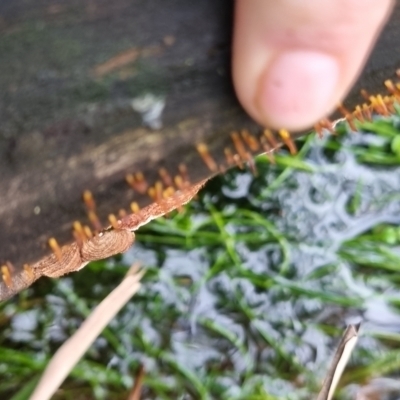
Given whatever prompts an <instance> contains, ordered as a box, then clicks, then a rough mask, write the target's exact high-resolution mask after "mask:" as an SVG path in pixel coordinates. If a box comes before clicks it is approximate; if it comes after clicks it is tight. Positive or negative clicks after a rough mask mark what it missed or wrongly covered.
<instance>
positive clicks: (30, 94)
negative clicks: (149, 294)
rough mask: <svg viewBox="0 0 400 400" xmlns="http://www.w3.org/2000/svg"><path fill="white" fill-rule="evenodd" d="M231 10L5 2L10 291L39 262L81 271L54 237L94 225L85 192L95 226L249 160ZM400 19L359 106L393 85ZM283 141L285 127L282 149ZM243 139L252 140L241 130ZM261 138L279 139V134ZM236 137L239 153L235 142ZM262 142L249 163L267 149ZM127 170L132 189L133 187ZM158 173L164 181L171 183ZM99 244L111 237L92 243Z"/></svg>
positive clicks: (5, 209)
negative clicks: (141, 102)
mask: <svg viewBox="0 0 400 400" xmlns="http://www.w3.org/2000/svg"><path fill="white" fill-rule="evenodd" d="M231 8H232V2H231V1H229V0H221V1H219V2H214V1H213V0H205V1H202V2H194V3H188V2H187V1H184V0H169V1H166V2H163V3H162V5H160V2H158V1H156V0H138V1H136V2H132V1H128V0H117V1H114V2H106V1H101V0H88V1H86V2H82V1H78V0H75V1H70V2H67V3H59V4H57V5H55V4H54V2H52V1H50V0H41V1H37V2H35V3H34V4H33V3H32V4H31V3H26V2H23V1H22V0H15V1H14V2H12V4H11V5H9V3H1V4H0V16H1V18H0V21H1V23H0V57H1V59H2V60H5V61H4V62H2V63H1V65H0V72H1V73H0V89H1V90H0V128H1V129H0V172H1V183H0V189H1V196H0V265H3V267H2V278H3V282H2V284H1V288H2V289H1V290H3V292H4V291H7V290H10V289H9V288H10V287H11V288H12V286H11V284H10V279H11V280H12V279H14V281H13V282H14V284H15V282H18V285H19V286H24V285H25V286H26V284H27V282H29V280H30V279H32V278H35V279H37V277H36V275H35V274H36V273H37V272H32V271H35V269H34V268H32V265H34V264H38V263H37V260H39V259H40V258H41V257H44V256H46V257H47V259H48V260H51V261H52V262H53V260H54V263H55V264H54V265H57V268H58V266H59V265H58V263H60V257H61V260H64V261H61V263H62V265H64V266H66V265H68V268H69V269H70V270H71V265H75V266H77V265H78V263H77V262H76V261H75V260H76V259H77V252H78V250H76V249H75V250H74V251H72V250H73V249H71V248H70V247H67V249H69V250H68V251H71V253H68V254H67V252H66V250H62V249H63V247H61V254H58V257H57V250H56V251H55V252H54V254H51V255H49V254H50V251H49V248H48V240H49V238H50V237H56V238H57V241H58V243H60V245H65V244H67V243H70V242H71V240H72V236H71V231H72V226H73V223H74V221H77V220H79V221H81V222H82V224H83V225H85V224H89V223H90V221H91V222H92V223H93V222H94V221H93V218H92V219H90V220H89V218H88V216H87V212H86V209H85V206H84V205H83V202H82V201H81V198H82V197H81V196H82V193H83V192H84V191H85V190H90V191H91V192H92V193H93V194H94V197H95V199H96V201H97V202H96V204H97V206H96V210H95V215H96V216H97V217H98V219H99V221H97V222H98V223H100V224H101V225H103V226H104V225H106V223H107V222H106V221H107V216H108V214H109V213H112V212H114V213H117V212H118V210H119V209H121V208H128V207H129V204H130V203H131V201H132V200H135V201H137V202H138V203H139V205H140V206H141V207H143V206H146V205H148V204H149V203H151V202H152V201H153V200H157V199H158V198H157V196H158V197H159V195H160V193H161V192H163V193H164V189H167V188H168V189H170V188H169V185H167V184H166V182H167V181H168V179H169V180H171V181H172V182H173V183H174V186H175V188H181V189H184V186H182V182H183V183H184V182H188V181H190V182H192V183H196V182H200V181H201V180H204V179H207V178H208V177H210V176H212V175H213V174H214V173H216V172H218V171H220V170H221V168H220V166H221V165H222V164H224V165H225V166H231V165H232V164H233V163H235V162H237V161H238V159H237V158H235V154H236V155H238V154H237V153H240V151H239V149H240V146H239V144H238V140H237V136H236V137H235V136H234V139H235V138H236V139H235V140H236V142H235V140H234V141H233V144H232V140H231V138H230V133H231V132H232V131H233V130H235V129H238V128H240V129H249V130H250V131H253V132H254V130H255V129H256V126H255V124H254V123H253V122H252V121H250V120H249V118H248V117H247V116H246V115H245V114H244V112H243V111H242V110H241V108H240V107H239V105H238V104H237V102H236V100H235V97H234V95H233V90H232V86H231V81H230V72H229V59H230V29H231V14H232V9H231ZM399 21H400V6H397V8H396V10H395V13H394V14H393V18H392V21H391V23H390V24H389V25H388V27H387V29H386V30H385V32H384V34H383V36H382V38H381V40H380V42H379V43H378V46H377V49H376V50H375V52H374V54H373V56H372V58H371V60H370V62H369V64H368V65H367V67H366V69H365V73H364V75H363V76H362V78H361V80H360V81H359V82H358V83H357V85H356V86H355V89H354V92H353V93H352V94H350V95H349V99H348V102H347V103H346V107H347V108H348V109H352V108H353V106H354V105H355V104H356V103H358V102H359V99H360V96H359V94H358V93H359V90H360V88H361V87H362V88H365V89H366V90H367V91H368V92H369V93H380V92H381V93H382V92H383V91H384V89H383V82H384V81H385V79H387V78H391V77H392V76H393V74H394V72H395V70H396V68H397V67H398V66H400V35H399V30H400V24H399V23H398V22H399ZM144 93H147V94H152V95H153V97H154V96H155V98H163V99H164V100H165V110H164V113H163V115H162V123H163V127H162V128H161V129H159V130H152V129H149V128H146V127H145V126H144V125H143V121H142V118H141V116H140V115H139V114H138V113H135V112H134V110H133V109H132V106H131V102H132V100H133V99H136V100H137V99H138V98H139V97H140V96H142V95H143V94H144ZM355 93H357V95H356V94H355ZM378 103H379V101H378ZM378 106H379V104H378ZM376 107H377V105H376V104H375V107H372V108H373V109H375V110H376ZM136 109H137V106H136ZM293 137H295V136H293ZM283 139H284V136H282V135H281V136H279V135H277V136H276V139H275V140H276V142H277V143H276V145H278V146H280V145H281V144H282V142H283V141H284V140H283ZM240 140H241V141H243V142H245V143H246V144H247V146H248V147H249V148H251V142H249V141H248V142H246V140H245V138H244V137H243V136H242V139H240ZM199 143H206V144H207V147H206V148H205V152H204V148H200V150H201V149H202V150H203V152H202V157H200V156H199V154H198V152H197V150H196V144H199ZM252 143H254V142H252ZM260 144H261V145H263V144H264V145H265V146H266V145H268V146H269V147H272V148H273V147H274V146H275V144H274V141H272V143H271V140H269V141H267V142H260ZM227 146H229V148H230V149H231V150H230V152H229V151H227V152H226V151H224V149H226V148H227ZM238 146H239V147H238ZM250 150H252V151H250ZM250 150H249V151H247V150H246V151H245V154H239V159H240V160H242V159H244V160H246V157H247V156H248V154H254V153H257V152H262V151H264V150H265V147H264V148H263V149H259V150H255V149H250ZM208 152H209V153H210V154H211V156H210V157H209V153H208ZM207 160H213V162H214V165H213V168H214V169H213V168H211V167H210V163H207V162H206V161H207ZM240 162H242V161H240ZM210 168H211V170H210ZM138 172H141V173H143V176H145V177H146V181H144V180H143V179H142V178H141V177H142V175H140V174H139V175H137V173H138ZM129 173H131V174H132V175H129V176H130V178H131V179H130V182H131V187H132V188H134V189H127V188H128V186H127V185H126V183H125V177H126V175H127V174H129ZM135 174H136V175H135ZM146 182H147V183H146ZM156 182H164V184H163V187H162V189H160V190H159V188H160V185H159V184H157V183H156ZM146 185H147V186H148V187H147V186H146ZM150 188H153V190H152V191H151V190H150V194H151V193H152V194H153V197H152V198H151V197H149V196H148V192H149V189H150ZM91 211H92V215H93V210H91ZM97 217H96V218H97ZM94 225H96V223H95V224H94ZM97 225H98V224H97ZM113 230H114V229H111V231H113ZM75 233H77V232H75ZM77 235H78V241H77V242H76V246H77V248H79V251H81V250H82V243H79V241H80V240H81V241H82V238H79V236H80V234H79V233H78V234H77ZM108 235H114V233H110V232H108V233H107V237H108ZM110 237H111V236H110ZM95 240H100V239H92V238H87V242H85V243H89V244H91V243H94V241H95ZM108 244H109V242H107V245H108ZM55 249H57V247H55ZM53 250H54V248H53ZM102 254H106V252H104V253H102ZM74 257H75V258H74ZM79 257H81V254H79ZM66 260H67V261H66ZM10 262H11V263H12V265H11V264H10ZM68 263H69V264H68ZM26 264H29V265H30V267H29V266H27V265H26ZM24 265H25V267H24ZM74 268H75V267H74ZM62 273H64V272H60V275H62ZM41 274H42V275H43V273H42V272H41ZM49 274H52V276H55V275H57V272H56V271H55V270H52V272H49ZM33 280H34V279H33ZM6 288H8V289H6ZM7 293H8V291H7ZM6 297H7V296H6Z"/></svg>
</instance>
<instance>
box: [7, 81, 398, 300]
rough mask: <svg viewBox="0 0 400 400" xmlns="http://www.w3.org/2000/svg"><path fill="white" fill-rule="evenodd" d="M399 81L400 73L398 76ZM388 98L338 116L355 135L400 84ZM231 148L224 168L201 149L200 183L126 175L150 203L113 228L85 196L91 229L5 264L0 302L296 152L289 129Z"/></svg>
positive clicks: (370, 99) (325, 123)
mask: <svg viewBox="0 0 400 400" xmlns="http://www.w3.org/2000/svg"><path fill="white" fill-rule="evenodd" d="M397 75H398V76H400V73H397ZM385 86H386V89H387V92H388V93H387V95H385V96H382V95H377V96H372V95H370V94H368V93H367V92H365V91H362V93H361V94H362V96H363V97H364V98H365V103H363V104H362V105H359V106H356V107H355V109H354V110H352V111H349V110H347V109H346V108H345V107H344V106H340V107H339V108H338V111H339V112H340V113H341V114H342V116H343V119H345V120H346V121H347V123H348V124H349V127H350V128H351V129H352V130H353V131H356V130H357V129H356V124H355V123H356V121H361V122H364V121H368V120H372V117H373V115H377V114H378V115H382V116H389V115H391V114H393V113H394V112H395V104H396V103H399V102H400V83H394V82H393V81H391V80H388V81H386V82H385ZM334 126H335V124H334V122H332V121H330V120H329V119H324V120H322V121H320V122H319V123H318V124H316V126H315V129H316V131H317V133H318V134H319V135H321V134H322V132H323V131H325V130H327V131H330V132H332V133H334V129H335V128H334ZM231 139H232V148H230V147H226V148H225V150H224V159H225V162H224V163H223V164H218V163H217V162H216V161H215V159H214V158H213V157H212V155H211V153H210V152H209V150H208V148H207V146H206V145H205V144H203V143H202V144H199V145H198V146H197V151H198V153H199V155H200V157H201V159H202V160H203V161H204V163H205V164H206V166H207V168H208V170H209V174H208V176H206V177H204V178H203V179H202V180H201V181H199V182H190V180H189V174H188V171H187V167H186V166H185V165H183V164H182V165H181V166H180V168H179V172H180V173H179V174H178V175H177V176H175V177H174V178H173V177H171V176H170V174H169V173H168V172H167V171H166V170H165V169H160V170H159V177H160V180H159V181H157V182H156V183H155V184H154V185H153V186H152V185H150V184H149V183H148V182H147V181H146V179H145V177H144V176H143V174H141V173H136V174H128V175H127V176H126V181H127V182H128V184H129V185H130V186H131V187H132V188H133V189H134V191H137V192H138V193H141V194H143V193H147V194H148V195H149V196H150V198H151V199H152V201H153V202H152V203H151V204H150V205H148V206H147V207H144V208H142V209H139V207H138V205H137V204H136V203H131V205H130V210H131V212H130V213H127V212H126V211H122V210H121V211H120V212H119V213H118V217H117V216H115V215H110V216H109V222H110V225H109V226H108V227H106V228H103V226H102V224H101V222H100V220H99V218H98V217H97V215H96V204H95V201H94V199H93V196H92V195H91V193H90V192H88V191H87V192H85V193H84V195H83V200H84V203H85V205H86V208H87V212H88V217H89V220H90V222H91V224H92V226H93V229H91V228H89V226H86V225H85V226H82V224H81V223H80V222H74V224H73V237H74V241H73V242H72V243H70V244H67V245H65V246H59V245H58V243H57V241H56V239H55V238H51V239H49V241H48V243H49V247H50V249H51V250H52V252H51V254H49V255H48V256H46V257H44V258H42V259H40V260H39V261H37V262H35V263H33V264H30V265H28V264H25V265H24V266H23V267H22V268H19V269H17V268H16V267H14V266H13V265H12V264H11V262H6V263H5V264H4V265H2V266H1V267H0V300H5V299H7V298H9V297H11V296H13V295H14V294H15V293H17V292H19V291H21V290H23V289H25V288H26V287H28V286H30V285H31V284H32V283H33V282H34V281H36V280H37V279H39V278H40V277H41V276H47V277H51V278H57V277H60V276H62V275H65V274H67V273H70V272H73V271H78V270H80V269H81V268H83V267H84V266H85V265H87V264H88V263H89V262H90V261H94V260H100V259H104V258H107V257H110V256H113V255H116V254H119V253H122V252H125V251H126V250H127V249H128V248H129V247H130V246H132V244H133V242H134V240H135V235H134V231H136V230H137V229H138V228H139V227H140V226H142V225H145V224H147V223H148V222H150V221H151V220H153V219H155V218H158V217H161V216H163V215H166V214H168V213H170V212H171V211H173V210H176V209H179V208H180V207H182V206H183V205H184V204H186V203H188V202H189V201H190V200H191V199H192V198H193V197H194V196H195V195H196V194H197V193H198V191H199V190H200V189H201V188H202V187H203V186H204V184H205V183H206V182H207V181H208V180H209V179H211V178H212V177H214V176H215V175H217V174H221V173H224V172H225V171H226V170H227V169H229V168H232V167H235V166H238V167H240V168H242V167H243V166H244V165H250V167H254V164H253V160H254V157H255V156H256V155H259V154H266V155H267V156H268V157H269V159H270V161H271V162H272V163H273V162H274V158H273V152H274V151H276V150H277V149H279V148H280V147H282V146H287V147H288V149H289V151H290V153H291V154H295V153H296V146H295V143H294V142H293V140H292V136H291V135H290V133H289V132H287V131H286V130H283V129H282V130H280V131H279V132H277V133H273V132H272V131H270V130H263V131H262V133H261V135H253V134H252V133H250V132H248V131H246V130H243V131H241V132H240V133H238V132H233V133H232V134H231Z"/></svg>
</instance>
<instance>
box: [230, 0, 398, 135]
mask: <svg viewBox="0 0 400 400" xmlns="http://www.w3.org/2000/svg"><path fill="white" fill-rule="evenodd" d="M394 4H395V1H393V0H236V10H235V28H234V41H233V80H234V84H235V88H236V93H237V96H238V98H239V100H240V102H241V103H242V105H243V107H244V108H245V110H246V111H247V112H248V113H249V114H250V115H251V116H252V117H253V118H254V119H255V120H256V121H257V122H259V123H260V124H261V125H263V126H268V127H271V128H275V129H280V128H285V129H288V130H290V131H298V130H302V129H305V128H309V127H310V126H312V125H313V124H315V123H316V122H317V121H318V120H320V119H321V118H323V117H325V116H327V115H328V114H329V113H330V112H332V111H333V110H334V109H335V108H336V106H337V105H338V103H339V102H340V101H342V100H343V99H344V98H345V97H346V94H347V92H348V91H349V89H350V88H351V86H352V84H353V83H354V81H355V80H356V78H357V77H358V75H359V74H360V72H361V70H362V68H363V66H364V64H365V61H366V59H367V57H368V55H369V53H370V51H371V49H372V48H373V46H374V44H375V42H376V40H377V38H378V36H379V33H380V32H381V30H382V28H383V26H384V24H385V22H386V21H387V19H388V17H389V16H390V12H391V10H392V8H393V6H394Z"/></svg>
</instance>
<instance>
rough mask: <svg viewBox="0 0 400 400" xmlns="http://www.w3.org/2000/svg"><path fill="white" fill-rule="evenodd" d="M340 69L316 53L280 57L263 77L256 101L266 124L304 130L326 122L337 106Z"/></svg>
mask: <svg viewBox="0 0 400 400" xmlns="http://www.w3.org/2000/svg"><path fill="white" fill-rule="evenodd" d="M338 80H339V65H338V62H337V60H336V59H335V58H333V57H332V56H330V55H327V54H323V53H318V52H315V51H306V50H302V51H288V52H284V53H281V54H279V55H278V56H277V57H276V58H275V59H274V60H273V61H272V63H271V65H269V66H268V67H267V69H266V71H265V73H264V75H263V76H261V81H260V86H259V92H258V95H257V99H256V101H257V102H258V107H259V109H260V112H261V113H262V114H263V116H264V117H265V120H266V121H269V123H270V124H272V125H274V126H275V127H282V128H287V129H292V130H296V129H304V128H308V127H310V126H312V125H313V124H315V123H316V122H318V120H319V119H321V118H323V117H324V116H325V115H326V114H327V113H328V112H330V111H331V109H332V108H333V107H334V105H335V104H332V102H333V101H334V94H335V90H336V87H337V84H338Z"/></svg>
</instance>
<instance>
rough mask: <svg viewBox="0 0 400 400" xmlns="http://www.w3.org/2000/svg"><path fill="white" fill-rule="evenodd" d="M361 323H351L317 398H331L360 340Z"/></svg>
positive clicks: (327, 399)
mask: <svg viewBox="0 0 400 400" xmlns="http://www.w3.org/2000/svg"><path fill="white" fill-rule="evenodd" d="M359 329H360V325H349V326H348V327H347V329H346V330H345V332H344V334H343V336H342V339H341V340H340V343H339V346H338V348H337V350H336V353H335V356H334V358H333V361H332V364H331V366H330V368H329V370H328V373H327V375H326V378H325V380H324V383H323V385H322V389H321V391H320V393H319V395H318V397H317V400H331V399H332V397H333V394H334V393H335V390H336V387H337V385H338V383H339V379H340V377H341V376H342V373H343V371H344V369H345V367H346V364H347V362H348V360H349V358H350V356H351V353H352V351H353V349H354V346H355V345H356V343H357V340H358V331H359Z"/></svg>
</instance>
